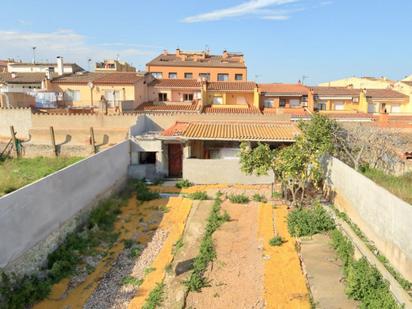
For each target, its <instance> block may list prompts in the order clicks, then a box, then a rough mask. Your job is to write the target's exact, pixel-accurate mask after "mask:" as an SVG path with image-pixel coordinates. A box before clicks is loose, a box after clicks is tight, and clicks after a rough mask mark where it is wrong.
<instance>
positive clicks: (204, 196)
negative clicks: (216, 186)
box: [187, 191, 209, 201]
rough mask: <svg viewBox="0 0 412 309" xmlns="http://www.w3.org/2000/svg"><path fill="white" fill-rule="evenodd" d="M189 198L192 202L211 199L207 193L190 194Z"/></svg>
mask: <svg viewBox="0 0 412 309" xmlns="http://www.w3.org/2000/svg"><path fill="white" fill-rule="evenodd" d="M187 197H188V198H190V199H192V200H200V201H203V200H208V199H209V197H208V196H207V193H206V191H196V192H193V193H190V194H188V195H187Z"/></svg>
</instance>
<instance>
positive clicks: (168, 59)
mask: <svg viewBox="0 0 412 309" xmlns="http://www.w3.org/2000/svg"><path fill="white" fill-rule="evenodd" d="M182 53H183V54H184V56H181V57H178V56H176V54H169V53H168V54H166V55H165V54H160V55H159V56H157V57H156V58H154V59H153V60H152V61H150V62H148V63H147V64H146V65H147V66H151V65H152V66H179V67H182V66H184V67H219V68H246V65H245V63H244V62H242V61H240V60H239V56H243V55H233V56H231V54H230V53H229V57H227V58H223V56H222V55H209V54H205V57H201V54H202V52H193V53H186V52H182ZM202 58H204V59H202ZM196 59H197V60H196Z"/></svg>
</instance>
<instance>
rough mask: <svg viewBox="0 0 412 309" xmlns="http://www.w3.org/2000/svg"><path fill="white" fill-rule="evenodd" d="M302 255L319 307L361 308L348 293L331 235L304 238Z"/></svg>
mask: <svg viewBox="0 0 412 309" xmlns="http://www.w3.org/2000/svg"><path fill="white" fill-rule="evenodd" d="M301 255H302V259H303V264H304V266H305V269H306V272H307V278H308V281H309V285H310V289H311V292H312V297H313V299H314V302H315V304H316V308H325V309H343V308H345V309H346V308H357V307H358V306H357V303H356V302H355V301H353V300H350V299H348V297H346V295H345V285H344V282H343V280H342V279H343V274H342V265H341V262H340V260H339V259H338V258H337V256H336V253H335V250H333V248H332V247H331V245H330V238H329V236H327V235H325V234H318V235H314V236H313V237H312V238H310V239H309V238H308V239H303V240H302V241H301Z"/></svg>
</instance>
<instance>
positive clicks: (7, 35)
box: [0, 29, 159, 66]
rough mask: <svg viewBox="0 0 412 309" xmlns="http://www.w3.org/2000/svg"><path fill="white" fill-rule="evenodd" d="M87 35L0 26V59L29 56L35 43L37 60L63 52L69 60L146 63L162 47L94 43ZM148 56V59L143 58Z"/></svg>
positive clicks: (61, 54)
mask: <svg viewBox="0 0 412 309" xmlns="http://www.w3.org/2000/svg"><path fill="white" fill-rule="evenodd" d="M87 39H88V38H87V37H86V36H84V35H82V34H79V33H77V32H75V31H73V30H70V29H61V30H57V31H54V32H24V31H6V30H0V46H2V48H1V49H0V59H1V58H18V59H22V60H30V59H31V55H32V47H33V46H36V47H37V48H36V57H37V59H38V61H45V60H48V61H54V59H55V57H56V56H63V57H64V58H65V59H66V60H67V61H72V62H76V63H79V64H81V65H83V66H85V65H86V64H87V59H89V58H91V59H92V60H95V61H98V60H102V59H107V58H116V56H117V55H120V57H121V58H122V59H124V60H127V61H130V62H133V63H134V64H135V65H136V64H138V62H141V63H142V64H143V63H144V61H142V60H143V58H145V57H148V56H153V55H155V54H156V53H157V52H158V50H159V48H157V47H154V46H148V45H139V44H132V43H130V44H124V43H118V42H117V43H110V42H106V43H96V44H91V43H89V42H88V40H87ZM144 60H147V59H144Z"/></svg>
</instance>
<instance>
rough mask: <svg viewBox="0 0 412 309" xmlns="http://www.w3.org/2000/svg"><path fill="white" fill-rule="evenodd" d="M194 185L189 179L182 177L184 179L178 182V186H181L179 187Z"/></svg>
mask: <svg viewBox="0 0 412 309" xmlns="http://www.w3.org/2000/svg"><path fill="white" fill-rule="evenodd" d="M192 185H193V184H192V183H191V182H190V181H189V180H187V179H182V180H179V181H178V182H176V188H179V189H182V188H189V187H191V186H192Z"/></svg>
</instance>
